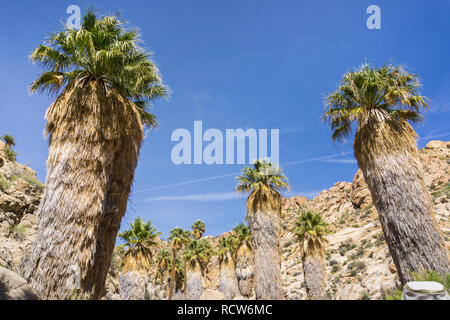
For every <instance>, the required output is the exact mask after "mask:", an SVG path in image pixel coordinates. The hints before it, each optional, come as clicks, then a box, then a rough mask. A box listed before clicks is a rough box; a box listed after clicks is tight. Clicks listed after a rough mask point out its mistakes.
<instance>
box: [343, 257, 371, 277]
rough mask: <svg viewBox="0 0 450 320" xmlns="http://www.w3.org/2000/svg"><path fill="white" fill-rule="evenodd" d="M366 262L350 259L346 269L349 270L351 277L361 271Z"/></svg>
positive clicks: (364, 267)
mask: <svg viewBox="0 0 450 320" xmlns="http://www.w3.org/2000/svg"><path fill="white" fill-rule="evenodd" d="M366 268H367V267H366V264H365V263H364V261H360V260H357V261H352V262H350V263H349V264H348V265H347V269H349V270H350V275H351V276H352V277H354V276H356V275H357V274H358V273H362V272H364V271H365V270H366Z"/></svg>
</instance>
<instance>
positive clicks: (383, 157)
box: [354, 115, 450, 284]
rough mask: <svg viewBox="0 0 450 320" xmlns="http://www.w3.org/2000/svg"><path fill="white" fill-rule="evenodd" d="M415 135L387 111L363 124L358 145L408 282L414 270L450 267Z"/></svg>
mask: <svg viewBox="0 0 450 320" xmlns="http://www.w3.org/2000/svg"><path fill="white" fill-rule="evenodd" d="M383 116H384V118H383ZM379 119H381V120H379ZM415 138H416V134H415V132H414V130H413V129H412V128H411V126H410V125H409V124H407V123H400V124H399V123H396V122H395V121H392V120H389V119H387V120H386V116H385V115H382V116H379V118H378V119H377V121H372V122H368V124H367V125H365V126H360V128H359V129H358V132H357V134H356V137H355V145H354V148H355V156H356V158H357V160H358V165H359V167H360V168H361V170H362V172H363V175H364V179H365V181H366V182H367V185H368V186H369V189H370V192H371V194H372V198H373V201H374V204H375V207H376V208H377V211H378V213H379V216H380V221H381V226H382V228H383V232H384V235H385V238H386V242H387V244H388V247H389V252H390V253H391V256H392V258H393V260H394V263H395V266H396V268H397V271H398V275H399V278H400V281H401V282H402V284H405V283H406V282H408V281H410V280H412V275H411V273H412V272H417V271H420V270H435V271H437V272H438V273H439V274H441V275H445V274H446V273H448V272H449V271H450V263H449V258H448V249H447V248H446V245H445V242H444V238H443V235H442V233H441V232H440V230H439V228H438V225H437V223H436V220H435V217H434V207H433V204H432V201H431V198H430V195H429V192H428V190H427V187H426V185H425V183H424V180H423V169H422V165H421V163H420V159H419V155H418V150H417V143H416V140H415Z"/></svg>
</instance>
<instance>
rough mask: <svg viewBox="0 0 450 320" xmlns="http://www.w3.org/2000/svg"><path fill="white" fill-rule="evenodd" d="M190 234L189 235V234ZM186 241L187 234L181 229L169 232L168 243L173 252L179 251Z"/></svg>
mask: <svg viewBox="0 0 450 320" xmlns="http://www.w3.org/2000/svg"><path fill="white" fill-rule="evenodd" d="M189 234H190V233H189ZM187 241H188V233H187V232H186V230H183V229H181V228H178V227H177V228H174V229H172V230H170V232H169V242H170V245H171V247H172V249H174V250H175V251H178V250H180V249H181V248H182V247H183V245H184V244H186V242H187Z"/></svg>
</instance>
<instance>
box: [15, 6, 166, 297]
mask: <svg viewBox="0 0 450 320" xmlns="http://www.w3.org/2000/svg"><path fill="white" fill-rule="evenodd" d="M139 42H140V38H139V35H138V33H137V31H136V30H132V29H126V28H125V22H124V21H121V20H119V19H118V17H117V16H104V17H99V16H98V15H97V14H96V13H94V12H92V11H88V12H87V13H86V15H85V16H84V17H83V20H82V25H81V28H80V30H73V29H70V28H69V27H66V28H65V30H63V31H61V32H57V33H54V34H52V35H51V36H50V37H49V38H48V40H47V41H46V42H45V43H44V44H42V45H40V46H38V47H37V48H36V49H35V50H34V52H33V53H32V54H31V60H32V61H33V62H34V63H36V64H37V65H39V66H40V67H42V68H43V69H44V72H43V73H42V74H41V75H40V76H39V78H38V79H36V80H35V81H34V82H33V84H32V85H31V91H32V92H36V91H37V92H48V93H50V94H52V93H54V94H59V96H58V97H57V98H56V100H55V101H54V102H53V103H52V104H51V106H50V107H49V108H48V110H47V112H46V119H47V124H46V128H45V134H46V135H47V136H49V155H48V159H47V179H46V188H45V193H44V196H43V199H42V201H41V205H40V208H39V211H38V215H39V217H40V223H39V230H38V233H37V238H36V241H35V242H34V244H33V248H32V252H31V255H30V258H29V261H28V262H27V263H26V265H25V266H24V277H25V278H26V279H27V280H28V281H29V282H30V283H31V286H32V287H33V288H34V289H35V290H36V291H37V292H38V294H39V295H40V296H41V297H43V298H54V299H62V298H65V297H66V296H67V295H68V294H69V293H70V292H69V290H68V289H67V288H66V287H65V286H64V283H65V282H66V278H67V277H68V276H69V274H68V273H67V272H66V271H67V270H68V268H69V267H71V266H73V265H76V266H79V267H80V270H81V289H82V290H83V291H87V292H90V291H91V289H92V288H94V287H95V293H94V298H99V297H101V296H103V295H104V293H105V278H106V274H107V271H108V268H109V265H110V263H111V256H112V251H113V250H114V245H115V239H116V236H117V232H118V231H119V227H120V222H121V220H122V217H123V215H124V213H125V210H126V207H127V201H128V195H129V192H130V188H131V185H132V182H133V178H134V171H135V168H136V165H137V161H138V156H139V150H140V146H141V143H142V140H143V127H144V126H147V125H148V126H149V127H152V126H154V125H156V122H155V117H154V115H152V114H151V113H149V103H150V102H151V101H152V100H153V99H155V98H157V97H164V96H166V94H167V89H166V88H165V86H164V85H163V83H162V80H161V77H160V75H159V71H158V69H157V67H156V66H155V65H154V64H153V63H152V62H151V59H150V54H149V53H147V52H145V51H144V50H143V49H142V48H141V47H140V46H139V44H138V43H139Z"/></svg>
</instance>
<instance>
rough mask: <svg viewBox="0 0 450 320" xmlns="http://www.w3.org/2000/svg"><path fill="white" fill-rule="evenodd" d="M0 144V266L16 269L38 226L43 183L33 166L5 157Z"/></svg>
mask: <svg viewBox="0 0 450 320" xmlns="http://www.w3.org/2000/svg"><path fill="white" fill-rule="evenodd" d="M1 149H2V148H1V146H0V266H3V267H5V268H8V269H10V270H12V271H15V272H18V271H19V270H18V269H19V265H20V263H21V261H22V260H23V258H24V257H25V256H26V255H27V254H29V252H30V250H31V244H32V243H33V241H34V239H35V237H36V232H37V228H38V218H37V216H36V211H37V208H38V206H39V202H40V200H41V196H42V192H43V189H44V185H43V184H42V183H41V182H40V181H39V180H38V179H37V178H36V172H35V171H33V170H32V169H30V168H28V167H27V166H24V165H22V164H19V163H17V162H12V161H9V160H8V159H6V158H5V157H4V155H3V152H2V151H1Z"/></svg>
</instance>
